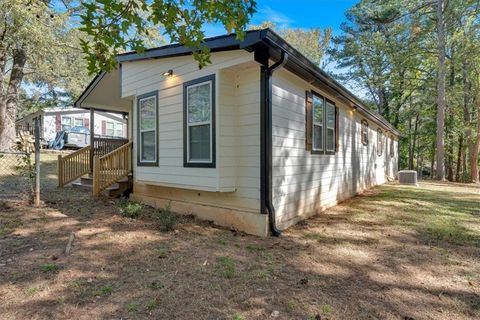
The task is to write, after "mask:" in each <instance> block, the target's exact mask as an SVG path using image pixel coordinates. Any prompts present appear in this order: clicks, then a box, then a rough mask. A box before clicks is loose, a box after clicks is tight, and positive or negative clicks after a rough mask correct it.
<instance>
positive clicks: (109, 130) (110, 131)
mask: <svg viewBox="0 0 480 320" xmlns="http://www.w3.org/2000/svg"><path fill="white" fill-rule="evenodd" d="M114 135H115V122H112V121H107V136H110V137H113V136H114Z"/></svg>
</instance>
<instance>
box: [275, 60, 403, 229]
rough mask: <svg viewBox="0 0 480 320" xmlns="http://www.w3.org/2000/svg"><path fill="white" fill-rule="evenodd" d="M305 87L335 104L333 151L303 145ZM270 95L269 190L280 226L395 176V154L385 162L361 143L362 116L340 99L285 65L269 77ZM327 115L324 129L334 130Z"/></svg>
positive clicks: (371, 132) (369, 147) (371, 131)
mask: <svg viewBox="0 0 480 320" xmlns="http://www.w3.org/2000/svg"><path fill="white" fill-rule="evenodd" d="M308 90H312V91H314V92H318V93H319V94H321V95H322V96H325V97H326V98H328V99H330V100H331V101H332V102H334V103H335V105H336V106H337V107H338V108H339V110H338V117H339V119H338V132H339V137H338V143H339V146H338V151H336V152H335V154H330V155H329V154H315V153H312V152H310V151H308V150H307V149H306V148H305V126H306V123H305V120H306V115H305V111H306V107H305V91H308ZM272 94H273V96H272V105H273V106H272V107H273V119H272V121H273V128H272V129H273V150H272V151H273V159H272V188H273V190H272V192H273V204H274V207H275V210H276V214H277V219H278V221H279V224H280V226H281V227H287V226H289V225H291V224H293V223H295V222H296V221H298V220H300V219H303V218H305V217H307V216H309V215H312V214H314V213H316V212H318V211H320V210H323V209H325V208H327V207H330V206H332V205H335V204H336V203H338V202H339V201H341V200H344V199H346V198H348V197H351V196H353V195H355V194H356V193H358V192H361V191H362V190H365V189H366V188H369V187H371V186H373V185H376V184H381V183H384V182H385V181H386V174H388V175H390V176H392V175H395V174H396V169H397V168H396V159H397V158H396V157H394V158H389V160H388V161H387V162H386V163H384V158H383V157H378V156H377V155H376V150H375V149H376V148H375V144H370V145H368V146H364V145H362V142H361V138H360V134H361V120H362V115H360V114H359V112H353V111H352V109H351V108H350V107H349V106H347V105H345V104H344V103H343V102H342V101H341V100H337V99H336V98H335V97H334V96H330V95H329V94H328V93H327V92H325V91H323V90H322V88H318V87H313V86H312V85H311V84H309V83H307V82H305V81H303V80H302V79H300V78H299V77H297V76H295V75H293V74H292V73H290V72H288V71H286V70H284V69H282V70H279V71H276V72H275V73H274V75H273V88H272ZM327 101H328V100H327ZM331 109H333V110H334V108H331ZM333 113H334V111H333ZM330 115H332V113H330ZM326 118H327V120H326V121H325V122H324V124H325V125H327V126H328V127H327V128H334V125H333V126H332V120H330V123H327V122H328V116H327V115H326ZM331 118H332V116H330V119H331ZM372 127H374V128H369V129H368V130H369V133H368V134H369V135H370V136H371V137H375V134H376V129H377V126H372ZM334 134H335V133H333V135H334ZM330 135H332V134H331V133H330ZM332 140H333V145H332V143H330V145H329V146H327V144H328V143H327V142H326V141H325V144H326V145H325V147H328V148H329V149H333V148H335V140H336V138H333V139H332ZM312 142H313V141H312ZM396 143H397V142H396V141H395V142H394V145H396Z"/></svg>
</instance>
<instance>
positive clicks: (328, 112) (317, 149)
mask: <svg viewBox="0 0 480 320" xmlns="http://www.w3.org/2000/svg"><path fill="white" fill-rule="evenodd" d="M307 96H308V94H307ZM307 100H308V101H307V103H310V101H311V111H308V110H309V108H307V112H310V114H308V115H307V116H308V117H311V121H310V120H309V119H307V126H309V123H311V129H312V130H311V135H312V144H311V146H312V149H311V150H312V153H324V154H335V151H336V144H337V142H336V141H337V140H336V135H337V108H336V106H335V104H334V103H333V102H331V101H330V100H328V99H326V98H324V97H322V96H320V95H318V94H315V93H314V94H313V96H312V99H311V100H310V99H307ZM309 131H310V130H309V129H308V128H307V130H306V132H307V134H309ZM307 141H308V139H307ZM307 144H308V142H307Z"/></svg>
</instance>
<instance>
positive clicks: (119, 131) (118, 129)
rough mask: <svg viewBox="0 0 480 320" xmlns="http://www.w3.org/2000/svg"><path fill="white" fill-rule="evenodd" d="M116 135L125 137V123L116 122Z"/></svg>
mask: <svg viewBox="0 0 480 320" xmlns="http://www.w3.org/2000/svg"><path fill="white" fill-rule="evenodd" d="M115 135H116V136H117V137H123V123H121V122H115Z"/></svg>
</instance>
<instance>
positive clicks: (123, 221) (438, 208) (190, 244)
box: [0, 160, 480, 319]
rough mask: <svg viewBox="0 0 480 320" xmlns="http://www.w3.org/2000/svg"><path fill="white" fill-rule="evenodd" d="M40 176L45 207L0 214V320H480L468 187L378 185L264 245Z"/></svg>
mask: <svg viewBox="0 0 480 320" xmlns="http://www.w3.org/2000/svg"><path fill="white" fill-rule="evenodd" d="M42 169H43V173H44V174H45V179H44V194H43V198H44V200H45V206H44V207H42V208H38V209H35V208H31V207H27V206H8V205H3V206H2V207H1V209H0V318H1V319H120V318H122V319H268V318H275V319H478V318H479V317H480V273H479V272H478V270H480V258H479V257H480V215H479V210H480V209H479V207H480V206H479V202H480V189H478V188H477V187H473V186H463V185H453V184H446V185H445V184H440V185H439V184H436V183H435V184H433V183H432V184H430V183H422V184H421V186H420V187H418V188H415V187H405V186H398V185H386V186H382V187H379V188H375V189H374V190H373V192H370V193H369V194H364V195H362V196H359V197H357V198H355V199H352V200H349V201H346V202H344V203H343V204H341V205H339V206H337V207H335V208H332V209H330V210H328V211H327V212H325V213H324V214H322V215H319V216H317V217H314V218H313V219H310V220H308V221H307V222H304V223H301V224H299V225H297V226H295V227H293V228H291V229H289V230H287V231H286V232H285V233H284V235H283V236H282V237H281V238H267V239H261V238H257V237H253V236H248V235H244V234H241V233H237V232H232V231H230V230H225V229H219V228H216V227H213V226H211V225H209V224H208V223H206V222H198V221H196V220H195V219H193V218H191V217H186V218H185V217H182V218H178V221H177V224H176V226H175V231H171V232H166V231H162V230H161V229H162V228H161V227H159V224H158V220H157V219H155V214H156V213H158V212H155V211H154V210H152V209H151V208H148V207H147V208H143V209H142V210H141V214H140V215H139V218H135V219H132V218H127V217H124V216H122V212H123V211H122V210H123V208H125V205H124V204H121V203H120V202H119V201H117V200H115V201H113V200H105V199H96V200H95V199H92V197H91V196H90V194H88V193H86V192H81V191H78V190H74V189H71V188H65V189H57V188H55V166H54V162H53V161H52V160H47V161H46V162H45V165H44V166H43V167H42ZM124 215H125V214H124ZM72 231H73V232H74V233H75V239H74V241H73V246H72V251H71V254H70V255H68V256H66V255H65V254H64V252H63V251H64V249H65V246H66V244H67V242H68V238H69V235H70V233H71V232H72Z"/></svg>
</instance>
